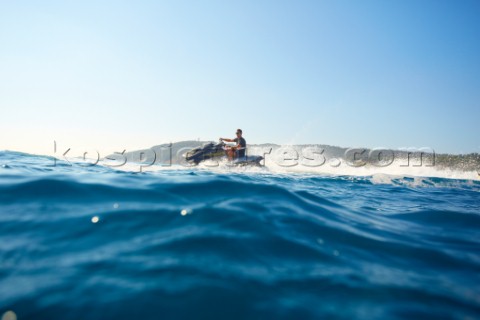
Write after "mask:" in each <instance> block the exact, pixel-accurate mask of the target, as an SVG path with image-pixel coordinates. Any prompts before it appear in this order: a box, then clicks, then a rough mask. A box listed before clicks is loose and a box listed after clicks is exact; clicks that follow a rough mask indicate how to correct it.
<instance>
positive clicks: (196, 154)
mask: <svg viewBox="0 0 480 320" xmlns="http://www.w3.org/2000/svg"><path fill="white" fill-rule="evenodd" d="M226 147H227V145H226V144H225V143H224V142H223V141H220V142H218V143H213V142H210V143H206V144H204V145H203V146H201V147H197V148H195V149H192V150H190V151H189V152H187V153H186V154H184V157H185V160H186V161H187V162H189V163H191V164H194V165H197V164H199V163H200V162H202V161H205V160H226V159H227V156H226V153H225V150H226ZM262 160H263V157H262V156H245V157H239V158H236V159H234V160H232V161H230V162H229V163H230V164H232V165H238V166H245V165H254V166H261V164H260V161H262Z"/></svg>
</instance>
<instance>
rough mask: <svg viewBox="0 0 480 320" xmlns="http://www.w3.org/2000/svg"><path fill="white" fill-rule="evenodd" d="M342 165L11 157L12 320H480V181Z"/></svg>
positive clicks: (5, 317) (1, 239)
mask: <svg viewBox="0 0 480 320" xmlns="http://www.w3.org/2000/svg"><path fill="white" fill-rule="evenodd" d="M336 160H337V162H341V161H342V160H341V159H340V160H338V159H336ZM338 167H339V166H337V164H328V163H327V164H325V165H324V166H323V168H325V169H326V168H328V170H324V171H321V170H312V168H311V167H305V168H303V169H302V168H301V167H299V166H296V167H295V168H292V167H290V166H275V165H274V164H272V163H271V162H270V164H269V163H267V164H265V165H264V166H261V167H248V166H247V167H235V166H230V165H228V163H227V164H220V165H218V166H212V165H200V166H195V167H193V166H182V165H179V164H174V165H170V166H165V165H151V166H149V167H148V170H147V168H143V169H144V170H137V169H138V166H135V165H130V166H122V167H118V166H111V165H105V164H101V163H95V164H93V163H85V162H82V161H67V160H66V159H62V158H61V157H58V158H53V157H52V156H39V155H31V154H26V153H19V152H12V151H0V316H1V317H2V320H12V319H21V320H23V319H63V320H65V319H66V320H68V319H99V320H100V319H462V320H467V319H480V181H479V179H478V174H477V172H464V171H459V172H456V171H455V170H452V169H451V168H450V169H448V170H447V169H438V170H435V171H434V170H433V169H431V168H424V169H425V170H424V171H421V170H420V169H419V168H413V169H412V171H411V172H410V173H409V172H408V170H407V169H408V168H405V167H402V171H399V170H393V171H391V172H389V171H388V170H386V169H385V168H384V167H382V168H380V169H378V170H377V171H375V170H374V169H372V170H373V171H372V170H367V169H365V168H355V167H349V168H348V170H343V171H342V170H340V169H341V166H340V168H338ZM140 169H142V168H140ZM337 169H338V170H337ZM357 169H358V170H357ZM335 170H337V171H335ZM442 170H443V171H442Z"/></svg>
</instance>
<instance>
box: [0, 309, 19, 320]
mask: <svg viewBox="0 0 480 320" xmlns="http://www.w3.org/2000/svg"><path fill="white" fill-rule="evenodd" d="M2 320H17V315H16V314H15V312H13V311H7V312H5V313H4V314H3V316H2Z"/></svg>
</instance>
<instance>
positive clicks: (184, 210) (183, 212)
mask: <svg viewBox="0 0 480 320" xmlns="http://www.w3.org/2000/svg"><path fill="white" fill-rule="evenodd" d="M191 213H192V210H190V209H183V210H182V211H180V214H181V215H182V216H186V215H187V214H191Z"/></svg>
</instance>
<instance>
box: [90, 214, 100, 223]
mask: <svg viewBox="0 0 480 320" xmlns="http://www.w3.org/2000/svg"><path fill="white" fill-rule="evenodd" d="M98 221H100V218H99V217H98V216H95V217H93V218H92V223H97V222H98Z"/></svg>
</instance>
